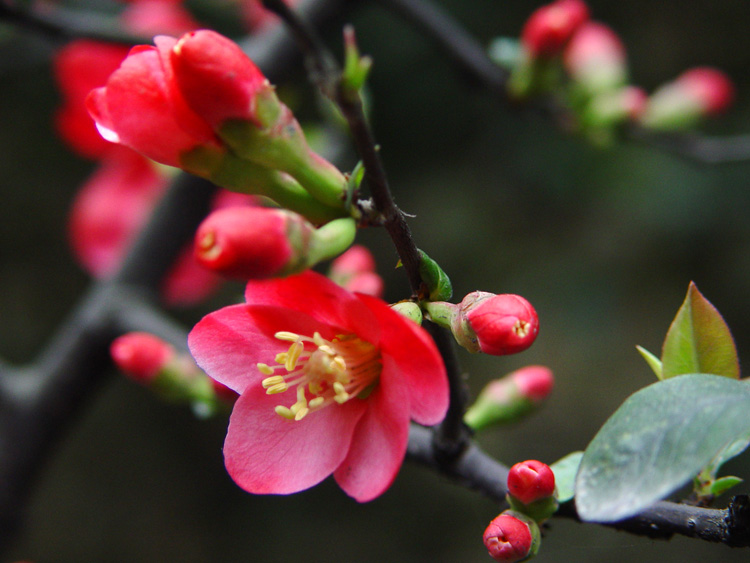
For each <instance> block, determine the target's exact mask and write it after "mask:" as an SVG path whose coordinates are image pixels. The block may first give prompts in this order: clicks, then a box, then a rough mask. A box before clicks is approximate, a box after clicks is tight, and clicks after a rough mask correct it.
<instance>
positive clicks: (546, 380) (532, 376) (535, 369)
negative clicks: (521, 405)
mask: <svg viewBox="0 0 750 563" xmlns="http://www.w3.org/2000/svg"><path fill="white" fill-rule="evenodd" d="M509 378H510V379H512V380H513V383H515V384H516V387H517V388H518V392H519V394H520V396H521V397H523V398H524V399H528V400H529V401H532V402H534V403H539V402H541V401H543V400H544V399H546V398H547V396H548V395H549V394H550V393H551V392H552V387H554V385H555V378H554V376H553V375H552V370H551V369H549V368H548V367H545V366H526V367H523V368H521V369H519V370H516V371H514V372H513V373H511V374H509Z"/></svg>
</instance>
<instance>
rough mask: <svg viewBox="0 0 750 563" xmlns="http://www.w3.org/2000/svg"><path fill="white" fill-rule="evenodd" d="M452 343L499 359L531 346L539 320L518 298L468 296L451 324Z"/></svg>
mask: <svg viewBox="0 0 750 563" xmlns="http://www.w3.org/2000/svg"><path fill="white" fill-rule="evenodd" d="M451 331H452V332H453V335H454V336H455V338H456V341H457V342H458V343H459V344H460V345H461V346H463V347H464V348H466V349H467V350H469V351H470V352H484V353H485V354H491V355H493V356H503V355H506V354H515V353H517V352H522V351H523V350H525V349H526V348H528V347H529V346H531V345H532V344H533V343H534V340H535V339H536V336H537V334H538V332H539V319H538V317H537V314H536V311H535V310H534V307H532V306H531V303H529V302H528V301H526V299H524V298H523V297H521V296H520V295H513V294H502V295H495V294H494V293H487V292H484V291H474V292H472V293H470V294H468V295H467V296H466V297H464V299H463V300H462V301H461V303H460V304H459V305H458V314H457V315H456V316H455V317H454V318H453V321H452V322H451Z"/></svg>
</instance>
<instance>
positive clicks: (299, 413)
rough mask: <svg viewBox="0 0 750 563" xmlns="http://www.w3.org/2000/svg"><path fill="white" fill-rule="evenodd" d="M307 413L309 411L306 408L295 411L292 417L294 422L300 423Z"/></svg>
mask: <svg viewBox="0 0 750 563" xmlns="http://www.w3.org/2000/svg"><path fill="white" fill-rule="evenodd" d="M309 412H310V409H308V408H307V407H303V408H301V409H300V410H298V411H297V413H296V414H295V415H294V420H296V421H300V420H302V419H303V418H305V416H306V415H307V413H309Z"/></svg>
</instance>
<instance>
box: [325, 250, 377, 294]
mask: <svg viewBox="0 0 750 563" xmlns="http://www.w3.org/2000/svg"><path fill="white" fill-rule="evenodd" d="M329 277H330V278H331V279H332V280H333V281H335V282H336V283H337V284H339V285H340V286H342V287H344V288H346V289H348V290H349V291H356V292H357V293H365V294H367V295H374V296H375V297H380V296H382V295H383V278H381V277H380V276H379V275H378V274H377V273H376V272H375V259H374V258H373V256H372V253H371V252H370V251H369V250H368V249H367V248H366V247H364V246H361V245H358V244H355V245H354V246H352V247H351V248H350V249H349V250H347V251H346V252H344V253H343V254H342V255H341V256H339V257H338V258H336V259H335V260H334V261H333V262H331V270H330V273H329Z"/></svg>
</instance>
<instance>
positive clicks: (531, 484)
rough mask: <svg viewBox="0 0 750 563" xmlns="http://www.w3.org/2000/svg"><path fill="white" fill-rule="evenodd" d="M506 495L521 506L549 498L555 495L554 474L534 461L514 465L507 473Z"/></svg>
mask: <svg viewBox="0 0 750 563" xmlns="http://www.w3.org/2000/svg"><path fill="white" fill-rule="evenodd" d="M508 493H509V494H510V495H512V496H514V497H515V498H517V499H518V500H520V501H521V502H522V503H523V504H531V503H532V502H534V501H537V500H540V499H545V498H549V497H551V496H553V495H554V494H555V474H554V473H553V472H552V470H551V469H550V468H549V466H548V465H546V464H544V463H542V462H541V461H536V460H534V459H530V460H528V461H522V462H521V463H516V464H515V465H514V466H513V467H511V468H510V472H509V473H508Z"/></svg>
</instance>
